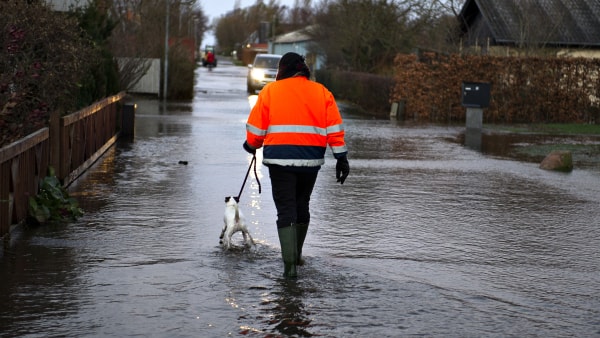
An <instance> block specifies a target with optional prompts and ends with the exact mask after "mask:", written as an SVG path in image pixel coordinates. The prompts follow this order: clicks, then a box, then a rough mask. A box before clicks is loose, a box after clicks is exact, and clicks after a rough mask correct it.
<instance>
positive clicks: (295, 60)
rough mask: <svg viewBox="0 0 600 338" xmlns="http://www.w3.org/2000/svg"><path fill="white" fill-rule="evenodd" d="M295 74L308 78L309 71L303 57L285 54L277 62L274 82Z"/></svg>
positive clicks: (291, 53)
mask: <svg viewBox="0 0 600 338" xmlns="http://www.w3.org/2000/svg"><path fill="white" fill-rule="evenodd" d="M296 74H299V75H302V76H304V77H306V78H307V79H309V78H310V70H309V69H308V66H307V65H306V62H304V56H302V55H300V54H297V53H294V52H289V53H285V54H284V55H283V56H282V57H281V59H280V60H279V67H278V69H277V78H276V80H283V79H287V78H288V77H292V76H295V75H296Z"/></svg>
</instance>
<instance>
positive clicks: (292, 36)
mask: <svg viewBox="0 0 600 338" xmlns="http://www.w3.org/2000/svg"><path fill="white" fill-rule="evenodd" d="M313 29H314V26H308V27H305V28H302V29H299V30H296V31H293V32H289V33H285V34H282V35H279V36H276V37H275V38H274V39H273V42H274V43H294V42H303V41H309V40H312V36H311V35H310V32H311V30H313Z"/></svg>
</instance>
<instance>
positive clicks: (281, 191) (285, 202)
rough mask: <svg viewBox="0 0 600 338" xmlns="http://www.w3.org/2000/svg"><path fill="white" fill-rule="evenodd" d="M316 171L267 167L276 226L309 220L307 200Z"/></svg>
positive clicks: (280, 226) (315, 178)
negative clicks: (275, 212)
mask: <svg viewBox="0 0 600 338" xmlns="http://www.w3.org/2000/svg"><path fill="white" fill-rule="evenodd" d="M317 174H318V171H315V172H293V171H288V170H286V169H285V168H282V167H275V166H271V167H269V176H270V177H271V190H272V191H273V201H274V202H275V208H277V227H278V228H283V227H286V226H290V225H291V224H292V223H306V224H308V222H309V221H310V212H309V207H308V205H309V202H310V195H311V194H312V191H313V187H314V186H315V182H316V181H317Z"/></svg>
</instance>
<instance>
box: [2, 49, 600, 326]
mask: <svg viewBox="0 0 600 338" xmlns="http://www.w3.org/2000/svg"><path fill="white" fill-rule="evenodd" d="M197 72H198V83H197V85H196V97H195V98H194V100H193V102H191V103H189V102H187V103H185V102H184V103H177V102H170V103H168V104H167V105H162V104H161V103H160V102H157V101H153V100H149V99H137V100H136V103H137V104H138V109H137V113H136V135H135V140H134V141H133V142H131V143H126V142H120V143H119V144H118V146H116V147H113V148H111V149H110V150H109V151H108V153H107V154H106V155H105V156H104V157H103V158H102V159H100V160H99V161H98V162H97V163H96V164H95V166H94V167H93V168H92V169H91V170H89V171H88V172H87V173H86V174H85V175H84V176H82V177H81V178H80V179H79V180H78V181H76V182H75V184H74V185H73V186H71V187H70V191H71V193H72V194H73V195H74V196H76V197H77V198H78V199H79V201H80V203H81V206H82V207H83V208H84V210H85V212H86V213H85V215H84V216H83V217H81V218H80V219H79V220H78V221H76V222H74V223H71V224H67V225H54V226H46V227H39V228H34V229H23V228H21V229H19V230H17V231H16V232H15V233H14V234H13V236H11V240H10V241H8V242H5V243H4V246H3V251H2V257H1V258H0V286H1V288H0V290H2V292H1V294H0V336H2V337H42V336H43V337H58V336H61V337H132V336H143V337H228V336H250V337H266V336H269V337H272V336H283V337H287V336H299V337H309V336H320V337H407V336H425V337H498V336H501V337H507V336H511V337H523V336H530V337H537V336H539V337H567V336H569V337H600V226H599V223H600V221H599V220H600V199H599V198H598V196H600V170H599V168H598V167H597V166H594V165H585V166H582V168H578V167H576V169H575V170H574V171H573V172H572V173H569V174H563V173H555V172H548V171H543V170H540V169H538V163H534V162H527V161H516V160H513V159H509V158H504V157H502V156H498V155H497V154H488V153H485V152H480V151H476V150H473V149H471V148H469V147H465V146H464V145H462V144H461V143H460V142H457V141H456V140H457V139H460V138H461V137H462V136H461V135H462V133H463V129H464V128H461V127H431V126H429V127H422V126H407V125H402V124H399V123H397V122H395V121H387V120H373V119H371V118H365V117H361V116H358V115H353V114H352V113H350V112H349V111H346V110H344V113H343V115H344V118H345V124H346V132H347V142H348V146H349V150H350V155H349V161H350V166H351V172H350V176H349V177H348V179H347V181H346V183H345V184H344V185H339V184H337V183H336V182H335V181H336V180H335V170H334V166H335V161H334V160H333V158H332V156H331V153H330V152H329V151H328V154H327V156H328V157H327V158H326V165H325V166H324V167H323V168H322V169H321V172H320V174H319V178H318V181H317V184H316V187H315V191H314V193H313V198H312V201H311V207H312V221H311V227H310V228H309V233H308V237H307V239H306V244H305V246H304V255H305V259H306V263H307V264H306V265H305V266H303V267H300V269H299V278H298V279H297V280H286V279H284V278H282V277H281V274H282V272H283V264H282V262H281V253H280V249H279V242H278V238H277V231H276V226H275V217H276V216H275V214H276V213H275V207H274V205H273V202H272V198H271V195H270V194H271V189H270V182H269V179H268V171H267V170H266V168H264V167H262V166H260V165H259V166H258V168H257V170H258V174H259V182H260V184H261V188H262V193H259V185H258V182H257V180H256V179H255V178H254V176H253V175H251V176H250V178H249V181H248V183H247V184H246V186H245V189H244V191H243V193H242V196H241V207H242V209H243V211H244V213H245V215H246V218H247V221H248V227H249V230H250V232H251V234H252V236H253V237H254V239H255V241H256V242H257V245H256V248H255V249H253V250H244V249H242V248H241V247H238V248H237V249H235V250H232V251H230V252H224V251H223V250H222V249H221V248H220V247H219V245H218V243H219V240H218V237H219V234H220V231H221V227H222V218H223V211H224V202H223V199H224V197H225V196H228V195H237V194H238V193H239V190H240V188H241V186H242V183H243V180H244V176H245V174H246V170H247V169H248V165H249V163H250V161H251V158H250V157H249V156H248V155H247V154H246V153H245V152H244V151H243V149H242V143H243V141H244V138H245V121H246V117H247V114H248V112H249V98H248V96H247V94H246V92H245V72H246V69H245V68H244V67H233V66H231V65H227V64H226V62H221V60H219V67H217V68H215V69H213V71H212V72H208V71H207V70H206V69H205V68H201V69H198V70H197ZM483 142H484V143H485V142H489V141H487V136H485V137H484V139H483ZM485 147H486V145H485V144H484V145H483V147H482V148H485ZM258 155H259V158H260V155H261V154H260V152H259V153H258ZM180 161H187V165H185V164H180ZM259 163H260V161H259ZM237 236H239V237H234V241H235V242H236V244H238V245H241V235H240V234H238V235H237Z"/></svg>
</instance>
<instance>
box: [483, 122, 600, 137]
mask: <svg viewBox="0 0 600 338" xmlns="http://www.w3.org/2000/svg"><path fill="white" fill-rule="evenodd" d="M484 128H485V129H489V130H497V131H505V132H511V133H540V134H557V135H600V124H577V123H532V124H514V125H502V124H485V125H484Z"/></svg>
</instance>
